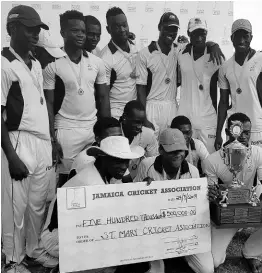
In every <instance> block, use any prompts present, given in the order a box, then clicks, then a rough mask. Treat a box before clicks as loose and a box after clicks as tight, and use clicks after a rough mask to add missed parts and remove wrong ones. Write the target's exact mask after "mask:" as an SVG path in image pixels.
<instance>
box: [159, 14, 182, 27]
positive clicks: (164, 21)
mask: <svg viewBox="0 0 262 273" xmlns="http://www.w3.org/2000/svg"><path fill="white" fill-rule="evenodd" d="M159 26H168V27H170V26H175V27H178V28H179V20H178V17H177V16H176V15H175V14H174V13H173V12H166V13H164V14H163V15H162V16H161V18H160V22H159Z"/></svg>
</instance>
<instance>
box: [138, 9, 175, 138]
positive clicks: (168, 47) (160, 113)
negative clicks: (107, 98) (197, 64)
mask: <svg viewBox="0 0 262 273" xmlns="http://www.w3.org/2000/svg"><path fill="white" fill-rule="evenodd" d="M178 29H179V20H178V18H177V16H176V15H175V14H174V13H172V12H167V13H164V14H163V15H162V17H161V18H160V22H159V24H158V30H159V39H158V41H157V42H155V41H152V42H151V44H150V45H149V46H148V47H146V48H143V49H142V50H141V51H140V52H139V54H138V58H137V75H139V78H137V81H136V83H137V97H138V100H139V101H140V102H141V103H142V104H143V105H144V106H145V107H146V115H147V120H146V123H145V124H146V125H147V126H148V127H152V128H154V129H155V135H156V137H157V139H158V137H159V134H160V133H161V132H162V131H163V130H164V129H166V128H167V127H168V126H169V125H170V123H171V121H172V119H173V118H174V117H175V116H176V113H177V100H176V97H177V69H176V68H177V55H178V52H179V50H178V47H177V45H176V44H175V43H174V41H175V39H176V36H177V32H178Z"/></svg>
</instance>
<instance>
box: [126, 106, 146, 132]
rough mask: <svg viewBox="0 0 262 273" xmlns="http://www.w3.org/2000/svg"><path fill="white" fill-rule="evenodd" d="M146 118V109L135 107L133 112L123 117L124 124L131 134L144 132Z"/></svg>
mask: <svg viewBox="0 0 262 273" xmlns="http://www.w3.org/2000/svg"><path fill="white" fill-rule="evenodd" d="M145 119H146V113H145V111H140V110H137V109H133V110H132V112H131V113H130V114H129V115H127V116H126V117H125V118H124V119H123V124H124V125H125V128H127V131H128V134H129V136H136V135H138V134H139V133H141V132H142V127H143V124H144V122H145Z"/></svg>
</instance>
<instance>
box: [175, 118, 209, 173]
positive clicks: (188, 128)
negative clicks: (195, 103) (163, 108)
mask: <svg viewBox="0 0 262 273" xmlns="http://www.w3.org/2000/svg"><path fill="white" fill-rule="evenodd" d="M170 127H171V128H173V129H178V130H180V131H181V132H182V133H183V135H184V137H185V140H186V146H187V148H188V156H187V157H186V160H187V161H188V162H189V163H190V164H192V165H194V166H195V167H197V168H198V170H199V173H200V174H201V175H202V174H204V173H205V167H204V161H205V159H206V158H207V157H208V156H209V153H208V151H207V148H206V147H205V145H204V143H203V142H202V141H201V140H199V139H196V138H193V137H192V134H193V132H192V125H191V122H190V120H189V119H188V118H187V117H185V116H177V117H175V118H174V119H173V120H172V123H171V126H170ZM199 163H201V165H199Z"/></svg>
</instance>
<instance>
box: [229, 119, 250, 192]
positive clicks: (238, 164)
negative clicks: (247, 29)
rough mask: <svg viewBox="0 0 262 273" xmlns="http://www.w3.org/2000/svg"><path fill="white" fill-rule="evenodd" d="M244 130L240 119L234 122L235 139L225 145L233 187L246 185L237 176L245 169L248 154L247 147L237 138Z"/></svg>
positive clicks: (231, 131) (232, 131)
mask: <svg viewBox="0 0 262 273" xmlns="http://www.w3.org/2000/svg"><path fill="white" fill-rule="evenodd" d="M242 132H243V125H242V123H241V122H240V121H234V122H232V125H231V126H230V133H231V135H232V136H233V137H234V138H235V140H234V141H233V142H231V143H230V144H228V145H227V146H226V147H224V155H225V164H226V165H227V166H228V167H229V170H230V172H232V173H233V180H232V184H231V186H230V187H231V188H240V187H242V186H243V185H244V183H243V182H242V181H240V180H239V179H238V178H237V174H238V173H239V172H241V171H242V170H243V167H244V164H245V161H246V155H247V147H246V146H244V145H243V144H241V143H240V142H239V141H238V140H237V138H238V137H239V136H240V135H241V133H242Z"/></svg>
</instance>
